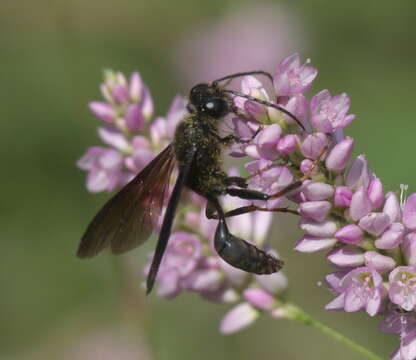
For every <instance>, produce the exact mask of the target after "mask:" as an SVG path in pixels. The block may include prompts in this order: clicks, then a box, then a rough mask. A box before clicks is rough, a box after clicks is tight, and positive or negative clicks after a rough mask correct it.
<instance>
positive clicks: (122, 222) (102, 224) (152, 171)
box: [77, 145, 175, 258]
mask: <svg viewBox="0 0 416 360" xmlns="http://www.w3.org/2000/svg"><path fill="white" fill-rule="evenodd" d="M174 166H175V156H174V152H173V147H172V145H168V146H167V147H166V149H165V150H163V151H162V152H161V153H160V154H159V155H158V156H157V157H156V158H155V159H153V160H152V161H151V162H150V163H149V164H148V165H147V166H146V167H145V168H144V169H143V170H142V171H141V172H140V173H139V174H138V175H137V176H136V177H135V178H134V179H133V180H131V181H130V182H129V183H128V184H127V185H126V186H125V187H124V188H122V189H121V190H120V191H119V192H118V193H117V194H116V195H114V196H113V197H112V198H111V199H110V200H109V201H108V202H107V203H106V204H105V205H104V206H103V207H102V209H101V210H100V211H99V212H98V214H97V215H95V217H94V218H93V219H92V221H91V222H90V224H89V225H88V228H87V230H86V231H85V233H84V235H83V237H82V239H81V243H80V245H79V248H78V251H77V256H79V257H80V258H85V257H91V256H94V255H96V254H97V253H99V252H100V251H101V250H103V249H105V248H106V247H108V246H111V251H112V252H113V253H114V254H121V253H124V252H126V251H129V250H131V249H133V248H135V247H137V246H139V245H140V244H142V243H143V242H144V241H146V240H147V238H148V237H149V236H150V234H151V233H152V231H153V229H154V228H155V226H156V224H157V221H158V218H159V216H160V213H161V211H162V206H163V200H164V197H165V196H166V194H167V188H168V186H169V180H170V175H171V174H172V170H173V169H174Z"/></svg>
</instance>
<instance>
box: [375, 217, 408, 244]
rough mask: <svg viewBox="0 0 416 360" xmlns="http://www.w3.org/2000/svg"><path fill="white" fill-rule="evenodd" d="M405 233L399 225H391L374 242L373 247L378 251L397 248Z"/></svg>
mask: <svg viewBox="0 0 416 360" xmlns="http://www.w3.org/2000/svg"><path fill="white" fill-rule="evenodd" d="M404 233H405V228H404V226H403V224H401V223H393V224H391V225H390V226H389V227H388V228H387V230H386V231H384V233H383V234H382V235H381V237H379V238H378V239H377V240H376V241H375V245H376V247H377V248H378V249H383V250H388V249H394V248H397V247H398V246H399V245H400V244H401V242H402V240H403V235H404Z"/></svg>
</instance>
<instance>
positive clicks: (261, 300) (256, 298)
mask: <svg viewBox="0 0 416 360" xmlns="http://www.w3.org/2000/svg"><path fill="white" fill-rule="evenodd" d="M243 296H244V298H245V299H246V300H247V301H248V302H249V303H250V304H251V305H253V306H254V307H256V308H258V309H261V310H271V309H272V308H273V306H274V304H275V302H276V300H275V299H274V297H273V296H272V295H270V294H269V293H268V292H267V291H265V290H263V289H246V290H244V292H243Z"/></svg>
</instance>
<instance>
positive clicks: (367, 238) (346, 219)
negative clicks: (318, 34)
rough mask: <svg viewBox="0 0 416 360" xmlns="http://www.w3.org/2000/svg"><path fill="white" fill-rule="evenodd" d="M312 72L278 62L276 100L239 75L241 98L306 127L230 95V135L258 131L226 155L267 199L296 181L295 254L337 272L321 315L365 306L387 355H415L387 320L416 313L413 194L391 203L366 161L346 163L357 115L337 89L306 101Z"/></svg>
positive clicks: (294, 59) (404, 330)
mask: <svg viewBox="0 0 416 360" xmlns="http://www.w3.org/2000/svg"><path fill="white" fill-rule="evenodd" d="M316 75H317V71H316V70H315V69H314V68H312V67H310V66H309V65H307V64H305V65H301V63H300V60H299V56H298V55H297V54H294V55H292V56H289V57H288V58H286V59H284V60H283V61H282V62H281V63H280V65H279V67H278V70H277V73H276V75H275V76H274V88H275V90H276V93H277V96H276V97H275V98H270V97H269V96H268V95H267V94H265V90H264V88H263V87H262V86H261V83H259V82H258V80H255V79H254V78H248V77H247V78H245V79H244V80H243V87H242V91H243V92H244V93H246V94H250V95H252V96H257V97H262V98H264V99H267V100H270V99H271V100H272V101H275V102H276V103H277V104H279V105H281V106H283V107H285V108H286V109H287V110H289V111H291V112H292V113H293V114H295V115H296V116H297V117H298V118H299V119H301V120H302V121H303V124H304V126H305V128H306V129H307V131H301V129H300V127H299V126H297V125H296V124H294V123H293V122H292V121H288V120H289V119H288V117H287V116H286V115H282V114H281V113H278V112H276V111H275V110H274V109H270V108H269V109H267V108H264V107H263V106H262V105H259V104H249V103H248V101H242V100H241V99H237V100H236V103H237V105H238V106H239V107H240V108H241V109H243V110H245V113H246V114H247V119H242V118H238V119H237V118H236V119H234V125H235V128H234V129H235V132H236V133H237V135H239V136H241V137H244V138H248V137H250V136H252V135H253V134H254V133H255V131H256V130H257V129H258V127H259V126H260V124H262V129H261V131H260V132H259V133H258V135H257V136H256V137H255V138H254V140H253V142H252V143H250V144H244V145H243V146H241V145H236V146H235V147H234V149H233V152H232V155H234V156H243V155H246V156H248V157H250V158H251V159H252V161H249V162H248V163H246V165H245V166H246V169H247V171H248V172H249V173H251V174H253V173H256V175H255V176H254V177H252V178H251V179H250V186H251V187H253V188H256V189H258V190H261V191H264V192H266V193H268V194H273V193H277V192H278V191H281V190H282V189H283V188H284V187H285V186H287V185H288V184H290V183H292V182H293V181H294V180H299V179H301V180H303V181H302V185H301V186H300V187H299V188H298V190H297V191H295V192H292V193H290V194H288V196H287V199H289V200H290V201H292V202H294V203H296V204H297V206H298V211H299V215H300V220H299V227H300V228H301V229H302V231H303V232H304V235H303V236H302V238H301V239H299V240H298V241H297V243H296V245H295V249H296V250H297V251H301V252H306V253H313V252H317V251H322V250H327V251H328V252H327V260H328V262H329V264H330V265H331V266H332V267H333V268H334V270H335V271H334V272H333V273H331V274H329V275H327V277H326V280H327V284H328V286H329V288H330V289H331V291H333V293H334V294H335V295H336V298H335V299H334V300H333V301H331V302H330V303H329V304H328V305H327V306H326V309H327V310H343V311H346V312H353V311H358V310H361V309H363V310H365V311H366V312H367V313H368V314H369V315H370V316H374V315H376V314H379V315H382V316H384V317H385V320H384V325H383V326H382V328H381V329H382V331H387V330H386V329H387V328H388V329H389V332H396V333H399V334H400V335H401V339H402V344H401V347H400V348H399V350H398V352H397V353H400V355H397V353H396V355H394V356H393V358H394V359H399V358H400V359H414V358H415V357H416V327H414V326H413V324H414V322H410V320H409V321H407V325H406V326H402V327H397V326H395V324H392V325H391V326H390V327H389V325H388V324H389V323H397V318H400V319H407V318H411V319H413V318H414V317H415V315H416V313H415V310H416V309H415V307H416V231H415V230H416V194H413V195H411V196H409V197H408V198H407V199H405V198H404V194H403V193H402V194H401V195H400V199H399V197H398V196H397V194H396V193H395V192H387V193H386V192H385V191H384V188H383V184H382V182H381V181H380V179H378V178H377V177H376V176H375V174H374V173H372V172H371V170H370V169H369V167H368V164H367V160H366V158H365V156H363V155H360V156H358V157H356V158H355V159H351V155H352V152H353V148H354V140H353V139H352V138H350V137H345V135H344V132H343V128H344V127H346V126H347V125H348V124H349V123H350V122H351V121H352V120H354V118H355V116H354V115H352V114H349V113H348V112H349V107H350V99H349V97H348V95H347V94H345V93H342V94H338V95H335V96H331V94H330V93H329V91H328V90H322V91H320V92H318V93H317V94H316V95H314V96H312V98H311V100H310V101H308V100H307V98H306V97H305V96H304V92H305V91H306V90H308V89H309V88H310V87H311V84H312V81H313V80H314V78H315V76H316ZM349 164H350V166H349ZM261 169H263V170H261ZM402 190H403V189H402ZM283 201H284V200H283V199H282V198H278V199H277V200H274V204H269V203H268V204H266V206H267V207H268V208H269V209H271V208H273V207H275V206H277V205H278V204H280V203H281V202H283ZM269 202H270V201H269ZM397 356H402V357H397Z"/></svg>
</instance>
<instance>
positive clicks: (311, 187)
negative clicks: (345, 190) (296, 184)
mask: <svg viewBox="0 0 416 360" xmlns="http://www.w3.org/2000/svg"><path fill="white" fill-rule="evenodd" d="M302 193H303V194H304V195H305V197H306V199H308V200H309V201H318V200H326V199H328V198H330V197H331V196H332V195H333V194H334V188H333V187H332V186H331V185H329V184H325V183H323V182H318V181H308V182H306V181H305V182H304V185H303V186H302Z"/></svg>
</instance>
